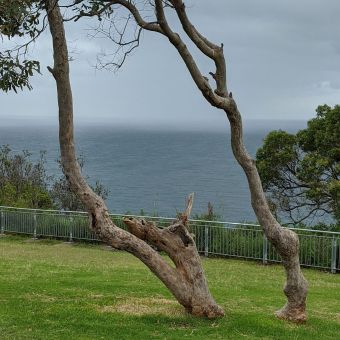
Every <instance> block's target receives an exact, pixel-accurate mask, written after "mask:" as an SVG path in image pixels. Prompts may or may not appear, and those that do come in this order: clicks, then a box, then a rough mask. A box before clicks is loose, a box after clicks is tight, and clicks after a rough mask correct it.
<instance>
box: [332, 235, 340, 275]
mask: <svg viewBox="0 0 340 340" xmlns="http://www.w3.org/2000/svg"><path fill="white" fill-rule="evenodd" d="M337 243H338V242H337V238H336V237H335V236H333V239H332V264H331V272H332V273H333V274H335V273H336V255H337Z"/></svg>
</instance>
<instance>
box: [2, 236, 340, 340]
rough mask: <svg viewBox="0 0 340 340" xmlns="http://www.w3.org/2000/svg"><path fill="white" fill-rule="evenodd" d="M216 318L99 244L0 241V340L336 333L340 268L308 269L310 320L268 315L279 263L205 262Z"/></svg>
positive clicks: (279, 279) (277, 295)
mask: <svg viewBox="0 0 340 340" xmlns="http://www.w3.org/2000/svg"><path fill="white" fill-rule="evenodd" d="M204 267H205V270H206V274H207V277H208V280H209V283H210V287H211V290H212V293H213V295H214V296H215V298H216V300H217V301H218V302H219V303H220V304H221V305H222V306H223V307H224V308H225V311H226V316H225V317H224V318H223V319H219V320H214V321H211V320H202V319H198V318H194V317H191V316H189V315H187V314H185V313H184V312H183V310H182V308H181V306H179V305H178V304H177V303H176V302H175V300H174V299H173V298H172V297H171V295H170V294H169V292H168V291H167V290H166V289H165V288H164V287H163V285H162V284H161V283H160V282H159V281H158V280H157V279H156V278H155V277H154V276H153V275H152V274H151V273H150V272H149V271H148V269H147V268H145V267H144V266H143V264H141V263H140V262H139V261H138V260H136V259H135V258H133V257H132V256H131V255H128V254H126V253H122V252H111V251H107V249H105V248H104V247H101V246H91V245H79V244H78V245H68V244H64V243H61V242H57V241H47V240H45V241H34V242H32V241H30V240H29V239H26V238H19V237H16V238H15V237H8V236H7V237H4V238H0V338H1V339H23V338H25V339H133V338H139V339H153V338H161V339H180V338H182V337H186V338H195V339H207V338H210V339H242V338H248V339H256V338H259V339H274V338H275V339H339V338H340V275H332V274H329V273H323V272H320V271H316V270H305V271H304V272H305V275H306V277H307V279H308V280H309V282H310V294H309V298H308V309H309V321H308V323H307V324H306V325H303V326H296V325H294V324H289V323H285V322H283V321H280V320H277V319H275V318H274V317H273V312H274V311H275V309H277V308H278V307H281V306H282V305H283V303H284V297H283V295H282V291H281V289H282V284H283V281H284V275H283V271H282V268H281V267H280V266H266V267H264V266H262V265H260V264H257V263H255V262H245V261H240V260H228V259H206V260H204Z"/></svg>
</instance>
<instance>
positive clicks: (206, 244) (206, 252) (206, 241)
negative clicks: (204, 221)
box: [204, 225, 209, 257]
mask: <svg viewBox="0 0 340 340" xmlns="http://www.w3.org/2000/svg"><path fill="white" fill-rule="evenodd" d="M208 255H209V227H208V226H207V225H205V226H204V256H206V257H208Z"/></svg>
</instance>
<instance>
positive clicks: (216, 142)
mask: <svg viewBox="0 0 340 340" xmlns="http://www.w3.org/2000/svg"><path fill="white" fill-rule="evenodd" d="M280 127H281V128H283V129H287V130H289V131H294V130H297V129H300V128H303V127H304V125H303V122H285V123H284V124H283V125H282V122H281V123H280V122H272V123H270V124H268V122H267V123H266V124H264V125H263V126H261V124H256V128H253V129H252V128H251V124H250V126H249V128H248V129H247V131H246V133H245V143H246V145H247V147H248V150H249V152H250V153H251V154H252V155H253V156H254V155H255V152H256V150H257V148H258V147H259V146H260V145H261V143H262V140H263V138H264V136H265V135H266V134H267V132H268V131H270V130H272V129H278V128H280ZM57 135H58V132H57V127H54V128H53V127H6V128H5V127H2V128H0V145H3V144H9V145H10V146H11V148H12V149H13V150H14V151H20V150H23V149H26V150H29V151H30V152H32V153H33V156H32V157H33V158H36V157H38V155H39V150H46V152H47V169H48V173H49V174H51V175H58V174H60V170H59V169H58V165H57V162H56V160H57V159H58V157H59V148H58V139H57ZM229 139H230V135H229V132H228V131H227V129H226V131H225V132H202V131H200V132H192V131H191V132H175V131H161V132H159V131H142V130H134V131H129V130H124V129H117V128H113V127H95V128H94V127H82V128H79V129H78V130H77V131H76V143H77V149H78V152H79V153H81V154H82V155H84V157H85V163H86V164H85V168H84V172H85V174H86V175H88V176H89V177H90V182H92V183H94V182H95V181H96V180H99V181H100V182H101V183H103V184H104V185H105V186H106V187H107V188H108V189H109V190H110V194H109V197H108V199H107V205H108V207H109V209H110V210H111V212H116V213H126V212H131V213H139V212H140V210H141V209H143V210H144V211H145V212H146V213H149V214H153V213H157V214H159V215H163V216H174V215H175V214H176V212H177V211H181V210H182V209H183V207H184V204H185V199H186V197H187V195H188V194H189V193H191V192H195V201H194V210H193V212H194V213H202V212H205V211H206V210H207V204H208V202H211V203H212V204H213V206H214V209H215V211H216V212H217V213H219V214H220V215H221V216H222V217H223V218H224V219H226V220H229V221H256V218H255V216H254V213H253V212H252V209H251V205H250V199H249V192H248V187H247V183H246V179H245V175H244V174H243V171H242V169H241V168H240V167H239V165H238V164H237V163H236V162H235V160H234V159H233V155H232V152H231V148H230V143H229Z"/></svg>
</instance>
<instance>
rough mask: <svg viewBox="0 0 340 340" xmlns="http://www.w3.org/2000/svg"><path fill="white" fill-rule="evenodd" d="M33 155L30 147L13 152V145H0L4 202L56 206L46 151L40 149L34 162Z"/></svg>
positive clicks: (0, 185)
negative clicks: (26, 149)
mask: <svg viewBox="0 0 340 340" xmlns="http://www.w3.org/2000/svg"><path fill="white" fill-rule="evenodd" d="M30 156H31V154H30V153H29V152H28V151H23V152H22V153H20V154H15V155H13V154H12V150H11V149H10V148H9V146H2V147H0V205H7V206H14V207H21V208H36V209H51V208H53V202H52V199H51V197H50V195H49V192H48V181H49V177H48V176H47V175H46V171H45V158H44V153H43V152H42V153H40V158H39V159H38V161H36V162H32V161H31V160H30Z"/></svg>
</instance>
